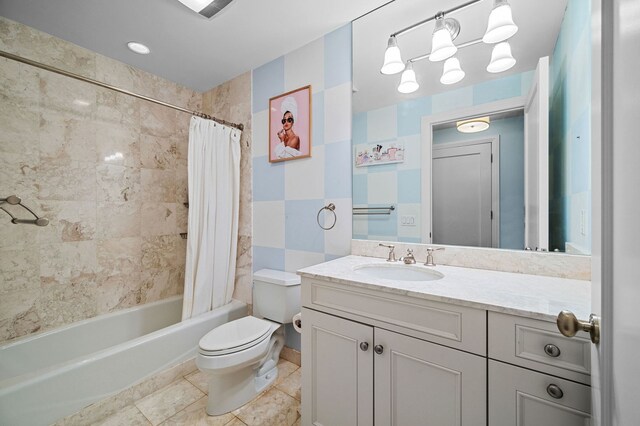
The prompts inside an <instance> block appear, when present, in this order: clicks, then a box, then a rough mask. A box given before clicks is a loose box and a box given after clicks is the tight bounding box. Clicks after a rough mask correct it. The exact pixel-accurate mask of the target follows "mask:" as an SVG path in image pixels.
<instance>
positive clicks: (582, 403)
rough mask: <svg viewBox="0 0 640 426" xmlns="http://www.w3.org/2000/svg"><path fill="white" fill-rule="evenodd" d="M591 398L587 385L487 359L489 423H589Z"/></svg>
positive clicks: (580, 425)
mask: <svg viewBox="0 0 640 426" xmlns="http://www.w3.org/2000/svg"><path fill="white" fill-rule="evenodd" d="M590 398H591V393H590V388H589V386H585V385H582V384H579V383H575V382H571V381H568V380H564V379H560V378H557V377H554V376H549V375H547V374H543V373H538V372H537V371H532V370H526V369H524V368H520V367H515V366H513V365H509V364H503V363H501V362H498V361H493V360H489V424H490V425H491V426H514V425H516V426H540V425H544V426H585V425H589V424H591V421H590V419H591V414H590V411H591V410H590Z"/></svg>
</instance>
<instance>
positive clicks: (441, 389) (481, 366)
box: [374, 328, 487, 426]
mask: <svg viewBox="0 0 640 426" xmlns="http://www.w3.org/2000/svg"><path fill="white" fill-rule="evenodd" d="M375 343H376V348H378V345H380V346H382V353H377V352H378V351H376V355H374V363H375V377H376V392H375V418H376V424H377V425H397V426H416V425H437V426H449V425H451V426H454V425H464V426H466V425H469V426H471V425H473V426H481V425H485V424H486V419H487V393H486V389H487V367H486V359H485V358H482V357H479V356H476V355H472V354H469V353H466V352H462V351H458V350H455V349H451V348H447V347H444V346H440V345H436V344H434V343H429V342H425V341H423V340H419V339H415V338H412V337H407V336H404V335H401V334H397V333H392V332H389V331H387V330H382V329H379V328H376V329H375ZM378 349H379V348H378Z"/></svg>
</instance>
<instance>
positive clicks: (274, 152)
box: [268, 85, 311, 163]
mask: <svg viewBox="0 0 640 426" xmlns="http://www.w3.org/2000/svg"><path fill="white" fill-rule="evenodd" d="M268 143H269V162H270V163H277V162H281V161H289V160H297V159H300V158H308V157H311V85H309V86H304V87H300V88H299V89H295V90H291V91H289V92H286V93H283V94H281V95H278V96H274V97H273V98H271V99H269V141H268Z"/></svg>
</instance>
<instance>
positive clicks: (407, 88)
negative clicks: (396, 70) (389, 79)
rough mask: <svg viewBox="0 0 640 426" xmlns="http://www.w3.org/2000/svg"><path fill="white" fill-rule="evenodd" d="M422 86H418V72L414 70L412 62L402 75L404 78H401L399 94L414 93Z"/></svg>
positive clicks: (408, 63)
mask: <svg viewBox="0 0 640 426" xmlns="http://www.w3.org/2000/svg"><path fill="white" fill-rule="evenodd" d="M419 87H420V85H419V84H418V80H416V72H415V71H414V70H413V64H412V63H411V62H407V66H406V67H405V69H404V72H403V73H402V77H400V84H399V85H398V92H400V93H413V92H415V91H416V90H418V88H419Z"/></svg>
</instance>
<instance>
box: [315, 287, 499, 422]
mask: <svg viewBox="0 0 640 426" xmlns="http://www.w3.org/2000/svg"><path fill="white" fill-rule="evenodd" d="M302 293H303V295H302V300H303V306H304V307H303V310H302V326H303V333H302V365H303V366H304V367H303V369H302V374H303V378H302V421H303V424H305V425H327V426H329V425H341V426H342V425H345V426H348V425H368V426H370V425H373V424H376V425H408V426H409V425H410V426H413V425H422V424H429V425H469V426H470V425H474V426H476V425H477V426H481V425H485V424H486V418H487V415H486V409H487V407H486V398H487V397H486V386H487V376H486V371H487V369H486V358H485V356H486V355H485V352H484V351H485V349H486V334H485V332H486V321H485V319H486V312H485V311H481V310H475V309H469V308H465V307H458V306H453V305H447V304H441V303H437V302H429V301H426V300H415V299H411V298H408V297H403V296H400V295H389V297H382V295H379V294H378V295H376V294H375V292H373V293H372V292H370V291H367V290H365V289H355V288H345V286H339V285H337V286H336V285H334V284H331V283H325V282H322V281H316V280H311V281H309V280H304V279H303V289H302ZM358 295H359V296H360V297H361V298H362V299H361V301H360V302H359V303H358V302H356V303H353V304H351V303H348V302H349V300H351V298H353V297H356V296H358ZM347 305H348V306H347ZM321 311H322V312H321ZM412 317H414V318H415V323H414V322H407V319H410V318H412ZM380 318H383V319H385V320H386V321H389V322H383V321H381V320H380ZM429 318H431V320H432V323H431V324H430V325H429V326H427V322H425V319H429ZM405 327H406V328H405ZM465 331H466V332H468V333H469V335H468V336H466V335H465ZM476 333H480V337H481V338H482V339H484V344H483V345H480V346H478V347H475V346H474V345H475V342H476V340H477V339H476V337H477V336H476ZM429 336H431V338H432V339H433V340H439V341H448V342H450V343H451V345H456V346H463V347H467V348H470V349H474V350H477V351H478V352H480V354H479V355H476V354H473V353H468V352H464V351H462V350H458V349H454V348H451V347H447V346H444V345H442V344H437V343H433V342H431V341H428V340H426V339H428V338H429ZM465 337H468V339H465ZM467 340H468V341H467Z"/></svg>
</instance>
